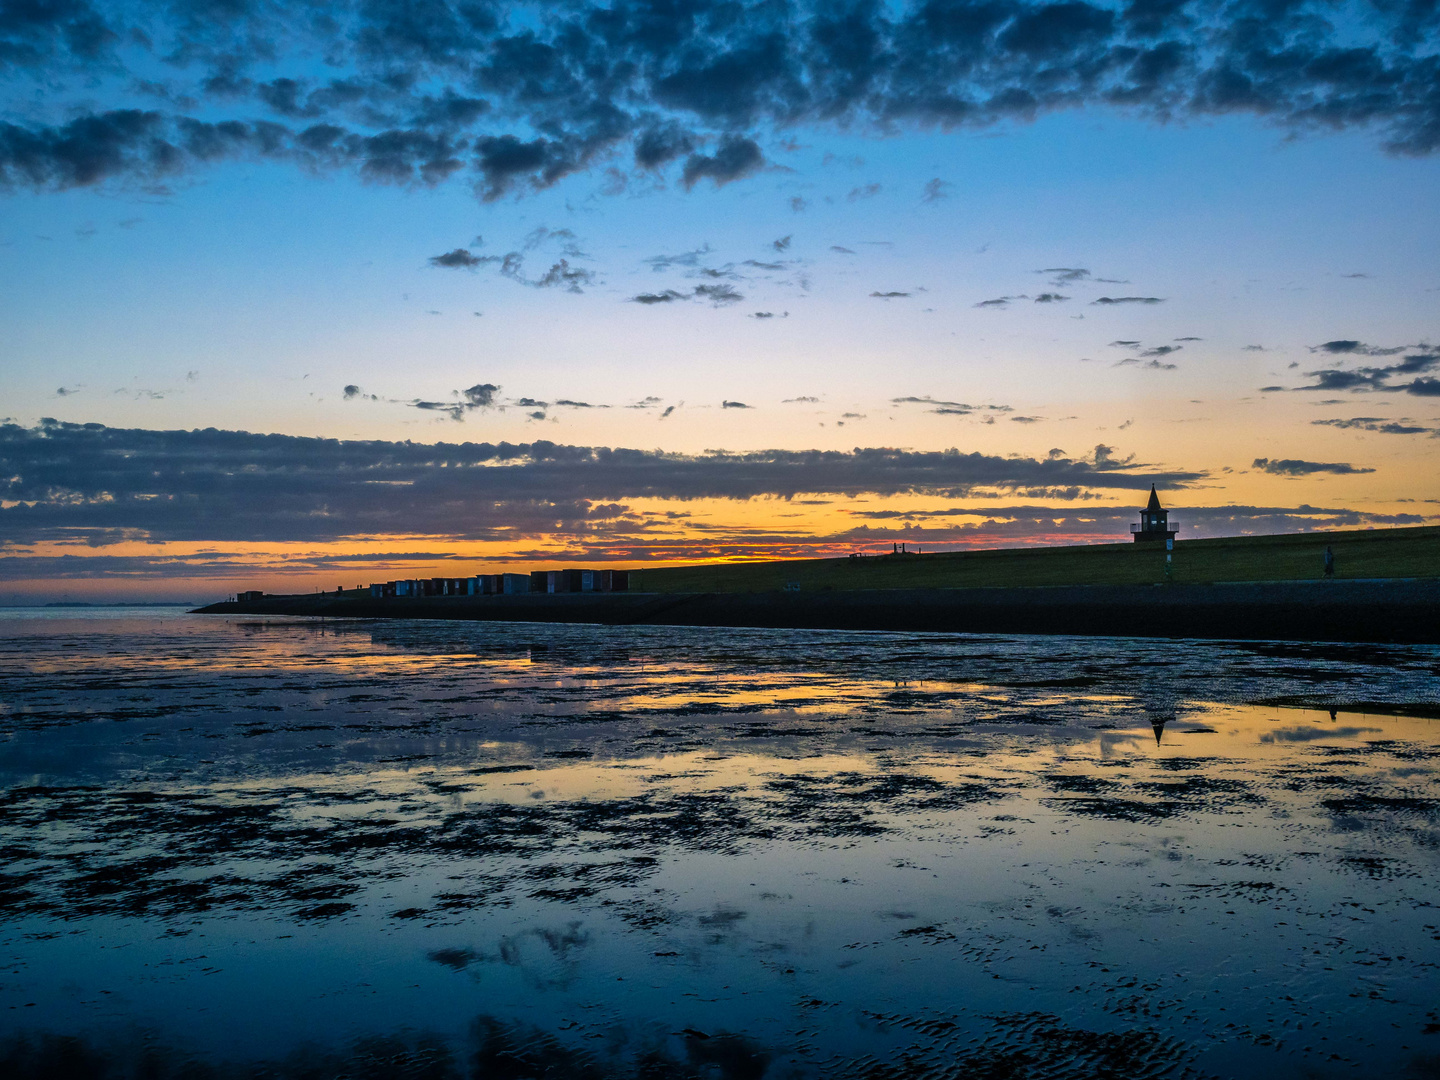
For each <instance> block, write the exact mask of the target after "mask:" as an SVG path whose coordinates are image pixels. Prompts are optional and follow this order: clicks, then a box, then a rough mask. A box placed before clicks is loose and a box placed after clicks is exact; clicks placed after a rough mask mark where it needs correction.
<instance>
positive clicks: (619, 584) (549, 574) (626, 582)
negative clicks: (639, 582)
mask: <svg viewBox="0 0 1440 1080" xmlns="http://www.w3.org/2000/svg"><path fill="white" fill-rule="evenodd" d="M629 589H630V571H628V570H536V571H534V572H533V573H529V574H474V575H472V576H471V577H459V578H442V577H437V578H410V579H407V580H402V581H380V582H375V583H373V584H371V585H368V586H362V587H360V588H358V589H346V588H343V587H342V588H338V589H336V590H335V592H336V593H337V594H339V595H342V596H343V595H351V596H353V595H355V594H357V593H358V594H360V595H368V596H372V597H377V598H385V597H391V596H407V597H411V596H511V595H516V594H521V593H587V592H628V591H629ZM264 595H265V594H264V593H263V592H261V591H259V590H258V589H256V590H250V591H248V592H242V593H238V594H237V595H236V599H237V600H239V601H240V602H241V603H244V602H246V601H249V600H259V599H261V598H262V597H264Z"/></svg>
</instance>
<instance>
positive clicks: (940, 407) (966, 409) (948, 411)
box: [890, 394, 1014, 416]
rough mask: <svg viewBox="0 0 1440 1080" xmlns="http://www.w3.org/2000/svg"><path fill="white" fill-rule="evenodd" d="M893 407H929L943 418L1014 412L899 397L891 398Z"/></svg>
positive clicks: (960, 402)
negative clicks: (979, 413)
mask: <svg viewBox="0 0 1440 1080" xmlns="http://www.w3.org/2000/svg"><path fill="white" fill-rule="evenodd" d="M890 404H892V405H928V406H931V409H930V411H931V412H933V413H938V414H939V415H941V416H969V415H971V414H972V413H977V412H990V413H996V412H1001V413H1008V412H1014V410H1013V409H1012V408H1011V407H1010V406H1009V405H967V404H966V403H965V402H963V401H944V400H941V399H937V398H933V397H930V396H929V395H928V394H927V395H926V396H925V397H913V396H911V397H897V398H891V399H890Z"/></svg>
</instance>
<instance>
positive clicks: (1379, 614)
mask: <svg viewBox="0 0 1440 1080" xmlns="http://www.w3.org/2000/svg"><path fill="white" fill-rule="evenodd" d="M196 610H197V613H199V614H210V615H255V616H267V615H268V616H306V617H312V618H350V619H457V620H469V621H507V622H558V623H592V624H597V625H607V626H628V625H652V626H713V627H755V628H788V629H819V630H877V631H892V632H904V631H923V632H949V633H1004V634H1082V635H1104V636H1114V637H1127V636H1128V637H1140V638H1207V639H1236V640H1257V639H1273V640H1289V641H1334V642H1398V643H1411V644H1440V580H1434V579H1378V580H1363V581H1357V580H1336V581H1297V582H1243V583H1228V584H1207V585H1074V586H1050V587H1029V588H965V589H872V590H843V591H842V590H826V591H816V592H804V591H801V592H754V593H701V592H696V593H640V592H634V593H561V594H547V593H532V594H528V595H526V594H520V595H513V596H435V597H387V598H383V599H382V598H377V597H368V596H357V595H354V594H351V595H337V594H332V593H311V594H301V595H295V596H266V597H262V598H260V599H258V600H250V601H247V602H245V603H237V602H235V601H229V602H224V603H218V604H210V605H207V606H205V607H202V608H198V609H196Z"/></svg>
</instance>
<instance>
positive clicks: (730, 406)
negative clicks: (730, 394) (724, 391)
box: [720, 401, 755, 409]
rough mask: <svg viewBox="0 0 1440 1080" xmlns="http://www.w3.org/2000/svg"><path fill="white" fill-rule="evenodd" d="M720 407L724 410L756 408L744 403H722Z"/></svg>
mask: <svg viewBox="0 0 1440 1080" xmlns="http://www.w3.org/2000/svg"><path fill="white" fill-rule="evenodd" d="M720 407H721V408H722V409H753V408H754V407H755V406H754V405H746V404H745V403H744V402H743V401H722V402H721V403H720Z"/></svg>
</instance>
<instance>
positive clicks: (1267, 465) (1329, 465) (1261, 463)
mask: <svg viewBox="0 0 1440 1080" xmlns="http://www.w3.org/2000/svg"><path fill="white" fill-rule="evenodd" d="M1251 468H1254V469H1259V470H1260V471H1261V472H1266V473H1270V474H1271V475H1272V476H1312V475H1314V474H1315V473H1333V474H1334V475H1336V476H1352V475H1358V474H1360V473H1373V472H1374V471H1375V470H1374V469H1357V468H1356V467H1355V466H1354V465H1349V464H1346V463H1345V462H1341V461H1302V460H1300V459H1299V458H1276V459H1271V458H1256V459H1255V461H1254V462H1253V464H1252V465H1251Z"/></svg>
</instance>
